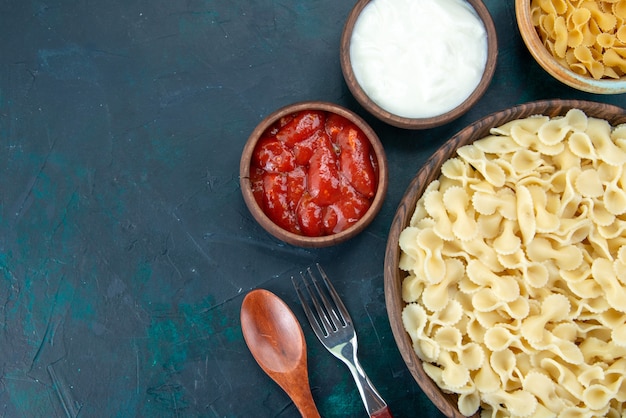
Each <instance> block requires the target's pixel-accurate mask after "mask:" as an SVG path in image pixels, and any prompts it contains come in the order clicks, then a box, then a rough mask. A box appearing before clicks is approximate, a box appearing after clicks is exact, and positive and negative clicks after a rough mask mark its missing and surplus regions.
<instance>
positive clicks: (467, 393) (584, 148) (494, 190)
mask: <svg viewBox="0 0 626 418" xmlns="http://www.w3.org/2000/svg"><path fill="white" fill-rule="evenodd" d="M553 3H554V5H555V7H557V6H558V4H560V3H559V2H553ZM399 246H400V249H401V253H400V262H399V267H400V269H402V270H404V271H405V272H406V273H407V275H406V277H405V278H404V279H403V283H402V298H403V300H404V301H405V303H406V306H405V308H404V310H403V312H402V321H403V325H404V328H405V329H406V331H407V333H408V334H409V336H410V337H411V340H412V342H413V348H414V350H415V352H416V354H417V355H418V357H419V358H420V359H421V360H422V362H423V366H424V370H425V371H426V373H427V374H428V375H429V376H430V377H431V378H432V379H433V381H434V382H435V383H437V385H438V386H439V387H440V388H442V390H444V391H446V392H450V393H456V394H458V395H459V396H458V406H459V410H460V411H461V413H463V414H464V415H467V416H470V415H472V414H474V413H476V411H478V410H479V408H482V411H481V414H482V416H483V417H494V418H495V417H510V416H513V417H572V418H574V417H596V416H598V417H599V416H609V417H623V416H624V414H626V408H624V403H626V127H624V126H618V127H613V126H610V125H609V124H608V122H606V121H604V120H601V119H596V118H591V117H587V116H586V115H585V114H584V113H583V112H582V111H580V110H577V109H572V110H570V111H569V112H567V114H566V115H565V116H560V117H554V118H549V117H546V116H540V115H539V116H532V117H529V118H525V119H518V120H515V121H512V122H508V123H507V124H504V125H502V126H499V127H497V128H493V129H492V130H491V132H490V134H489V135H488V136H486V137H484V138H482V139H480V140H478V141H475V142H474V143H473V144H471V145H466V146H463V147H461V148H459V149H458V150H457V155H456V156H455V157H454V158H451V159H450V160H448V161H446V162H445V163H444V164H443V165H442V169H441V175H440V177H439V178H438V179H436V180H435V181H433V182H432V183H431V184H429V185H428V187H426V190H425V192H424V194H423V195H422V196H421V197H420V199H419V200H418V201H417V204H416V208H415V212H414V213H413V216H412V218H411V220H410V223H409V225H408V226H407V227H406V228H405V229H404V230H403V231H402V232H401V234H400V237H399Z"/></svg>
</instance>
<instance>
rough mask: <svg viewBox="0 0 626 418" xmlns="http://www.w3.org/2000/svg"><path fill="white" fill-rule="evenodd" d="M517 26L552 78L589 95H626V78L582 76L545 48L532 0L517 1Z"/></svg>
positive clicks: (531, 52) (529, 49) (529, 47)
mask: <svg viewBox="0 0 626 418" xmlns="http://www.w3.org/2000/svg"><path fill="white" fill-rule="evenodd" d="M515 16H516V19H517V26H518V28H519V31H520V34H521V36H522V39H523V41H524V43H525V44H526V47H527V48H528V51H529V52H530V54H531V55H532V56H533V58H534V59H535V61H537V63H538V64H539V65H540V66H541V67H542V68H543V69H544V70H545V71H546V72H547V73H548V74H550V75H551V76H552V77H554V78H556V79H557V80H559V81H560V82H562V83H563V84H566V85H568V86H570V87H573V88H575V89H577V90H581V91H584V92H587V93H596V94H621V93H626V76H622V77H621V78H619V79H617V80H614V79H606V78H603V79H600V80H596V79H594V78H593V77H588V76H584V75H580V74H577V73H575V72H574V71H572V70H570V69H569V68H567V67H565V66H563V65H561V64H560V63H559V62H558V61H557V60H556V58H554V56H553V55H552V54H551V53H550V52H549V51H548V50H547V49H546V48H545V47H544V45H543V43H542V42H541V39H540V38H539V34H538V33H537V30H536V29H535V27H534V25H533V23H532V20H531V17H530V0H515Z"/></svg>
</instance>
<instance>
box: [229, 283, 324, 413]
mask: <svg viewBox="0 0 626 418" xmlns="http://www.w3.org/2000/svg"><path fill="white" fill-rule="evenodd" d="M241 330H242V332H243V337H244V339H245V340H246V344H247V345H248V348H249V349H250V352H251V353H252V356H253V357H254V359H255V360H256V362H257V363H259V366H261V368H262V369H263V370H264V371H265V373H267V375H268V376H269V377H271V378H272V379H273V380H274V381H275V382H276V383H278V385H279V386H280V387H281V388H283V390H284V391H285V392H287V395H289V397H290V398H291V400H292V401H293V403H294V404H295V405H296V407H297V408H298V411H300V413H301V414H302V416H303V417H305V418H308V417H311V418H316V417H319V416H320V415H319V412H318V411H317V408H316V406H315V402H314V401H313V396H312V395H311V388H310V386H309V373H308V370H307V362H306V341H305V340H304V334H303V333H302V328H301V327H300V324H299V323H298V320H297V319H296V317H295V315H294V314H293V312H292V311H291V310H290V309H289V307H288V306H287V304H286V303H285V302H283V301H282V300H281V299H280V298H279V297H278V296H276V295H274V294H273V293H272V292H270V291H268V290H264V289H256V290H253V291H251V292H250V293H248V294H247V295H246V297H245V298H244V299H243V303H242V305H241Z"/></svg>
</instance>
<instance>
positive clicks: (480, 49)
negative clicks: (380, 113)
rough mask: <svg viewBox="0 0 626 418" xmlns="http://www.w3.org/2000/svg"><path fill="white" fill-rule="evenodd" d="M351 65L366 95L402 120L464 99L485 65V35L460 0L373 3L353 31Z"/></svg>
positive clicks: (434, 112) (440, 111)
mask: <svg viewBox="0 0 626 418" xmlns="http://www.w3.org/2000/svg"><path fill="white" fill-rule="evenodd" d="M350 60H351V62H352V67H353V71H354V74H355V77H356V79H357V81H358V83H359V84H360V86H361V88H362V89H363V90H364V91H365V93H366V94H367V95H368V96H369V97H370V98H371V99H372V100H373V101H374V102H376V104H378V105H379V106H380V107H382V108H383V109H385V110H387V111H388V112H390V113H392V114H395V115H398V116H402V117H406V118H426V117H432V116H438V115H441V114H443V113H446V112H448V111H450V110H452V109H454V108H455V107H457V106H458V105H460V104H461V103H462V102H463V101H465V99H467V98H468V97H469V96H470V95H471V94H472V92H473V91H474V90H475V89H476V86H477V85H478V84H479V82H480V79H481V78H482V75H483V72H484V70H485V65H486V62H487V32H486V30H485V26H484V24H483V23H482V20H481V19H480V18H479V17H478V15H477V14H476V11H475V10H474V8H473V7H472V6H471V5H470V4H469V3H468V2H467V1H465V0H373V1H371V2H370V3H369V4H368V5H367V6H365V8H364V9H363V11H362V12H361V14H360V16H359V18H358V19H357V21H356V24H355V26H354V32H353V34H352V38H351V42H350Z"/></svg>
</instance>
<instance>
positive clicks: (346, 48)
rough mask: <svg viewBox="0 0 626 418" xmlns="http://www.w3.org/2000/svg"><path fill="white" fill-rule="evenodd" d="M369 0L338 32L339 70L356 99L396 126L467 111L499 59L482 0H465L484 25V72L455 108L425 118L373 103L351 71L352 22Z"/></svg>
mask: <svg viewBox="0 0 626 418" xmlns="http://www.w3.org/2000/svg"><path fill="white" fill-rule="evenodd" d="M370 1H371V0H358V1H357V3H356V4H355V5H354V7H353V8H352V11H351V12H350V14H349V15H348V19H347V21H346V24H345V26H344V29H343V33H342V35H341V44H340V51H339V53H340V60H341V70H342V72H343V76H344V79H345V81H346V84H347V85H348V88H349V89H350V91H351V92H352V94H353V96H354V97H355V98H356V100H357V101H358V102H359V103H360V104H361V106H363V107H364V108H365V109H366V110H367V111H368V112H369V113H371V114H372V115H374V116H375V117H377V118H378V119H380V120H382V121H383V122H385V123H388V124H389V125H392V126H396V127H398V128H404V129H428V128H434V127H437V126H440V125H443V124H445V123H448V122H451V121H453V120H454V119H456V118H458V117H460V116H461V115H463V114H464V113H466V112H467V111H468V110H469V109H470V108H471V107H472V106H473V105H474V104H475V103H476V102H477V101H478V100H479V99H480V98H481V97H482V96H483V94H485V92H486V91H487V88H488V87H489V84H490V83H491V79H492V78H493V74H494V72H495V70H496V63H497V59H498V41H497V35H496V27H495V25H494V23H493V19H492V18H491V15H490V14H489V11H488V10H487V7H486V6H485V5H484V3H483V2H482V1H481V0H468V3H469V4H471V5H472V7H473V8H474V10H475V11H476V13H477V14H478V17H480V19H481V20H482V22H483V24H484V25H485V30H486V32H487V62H486V65H485V71H484V72H483V75H482V78H481V80H480V82H479V84H478V86H476V89H475V90H474V91H473V92H472V94H471V95H470V96H469V97H468V98H467V99H465V101H463V102H462V103H461V104H459V105H458V106H457V107H455V108H454V109H452V110H450V111H448V112H446V113H444V114H441V115H438V116H433V117H428V118H407V117H402V116H398V115H395V114H393V113H390V112H389V111H387V110H385V109H383V108H382V107H380V106H379V105H378V104H376V103H375V102H374V101H373V100H372V99H370V98H369V96H368V95H367V94H366V93H365V91H364V90H363V88H362V87H361V86H360V84H359V83H358V81H357V79H356V76H355V74H354V70H353V68H352V62H351V60H350V40H351V38H352V31H353V30H354V25H355V23H356V21H357V19H358V18H359V15H360V14H361V11H363V8H365V6H367V4H368V3H369V2H370Z"/></svg>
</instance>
